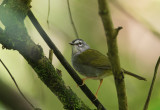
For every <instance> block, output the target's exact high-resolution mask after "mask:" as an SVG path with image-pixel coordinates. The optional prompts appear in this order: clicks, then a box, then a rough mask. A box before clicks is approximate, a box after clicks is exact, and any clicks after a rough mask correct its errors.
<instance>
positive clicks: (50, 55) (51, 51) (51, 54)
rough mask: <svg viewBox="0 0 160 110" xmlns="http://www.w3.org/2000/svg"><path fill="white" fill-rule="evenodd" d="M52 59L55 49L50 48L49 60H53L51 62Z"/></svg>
mask: <svg viewBox="0 0 160 110" xmlns="http://www.w3.org/2000/svg"><path fill="white" fill-rule="evenodd" d="M52 59H53V50H52V49H50V50H49V60H50V61H51V63H52Z"/></svg>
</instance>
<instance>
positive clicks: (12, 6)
mask: <svg viewBox="0 0 160 110" xmlns="http://www.w3.org/2000/svg"><path fill="white" fill-rule="evenodd" d="M29 9H30V0H23V1H21V0H7V1H6V3H5V4H4V5H1V6H0V20H1V22H2V23H3V25H4V26H5V30H2V29H0V43H1V44H2V45H3V47H5V48H7V49H13V50H17V51H18V52H19V53H20V54H21V55H22V56H23V57H24V58H25V59H26V61H27V62H28V63H29V64H30V65H31V66H32V68H33V69H34V70H35V72H36V73H37V75H38V77H39V78H40V79H41V80H42V81H43V82H44V83H45V85H46V86H47V87H48V88H49V89H50V90H51V91H52V92H53V93H54V94H55V95H56V96H57V97H58V99H59V100H60V101H61V103H62V104H63V106H64V109H68V110H75V109H79V110H90V108H89V107H88V106H86V104H85V103H84V102H83V101H82V100H81V99H80V98H78V96H77V95H76V94H75V93H74V92H73V91H72V90H71V88H69V87H67V86H66V85H65V83H64V81H63V80H62V77H61V75H60V74H59V71H56V69H55V68H54V67H53V65H52V64H51V62H50V60H49V59H48V58H46V57H45V56H44V53H43V49H42V48H41V46H40V45H36V44H35V43H34V42H33V41H32V39H31V38H30V36H29V35H28V33H27V30H26V27H25V25H24V19H25V17H26V15H27V13H28V10H29Z"/></svg>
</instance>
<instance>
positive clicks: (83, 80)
mask: <svg viewBox="0 0 160 110" xmlns="http://www.w3.org/2000/svg"><path fill="white" fill-rule="evenodd" d="M94 78H95V77H86V78H83V79H82V84H81V85H77V86H83V85H84V82H85V80H86V79H94Z"/></svg>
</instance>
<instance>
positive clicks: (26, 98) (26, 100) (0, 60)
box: [0, 59, 35, 109]
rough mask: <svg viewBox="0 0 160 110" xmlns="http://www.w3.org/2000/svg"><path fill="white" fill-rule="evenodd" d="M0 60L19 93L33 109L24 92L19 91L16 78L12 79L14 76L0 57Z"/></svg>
mask: <svg viewBox="0 0 160 110" xmlns="http://www.w3.org/2000/svg"><path fill="white" fill-rule="evenodd" d="M0 62H1V63H2V65H3V66H4V68H5V69H6V70H7V72H8V74H9V75H10V77H11V78H12V80H13V82H14V84H15V86H16V87H17V89H18V91H19V93H20V94H21V95H22V97H23V98H24V99H25V100H26V101H27V103H28V104H29V105H30V106H31V107H32V108H33V109H35V107H34V105H33V104H32V103H31V102H30V101H29V100H28V99H27V98H26V97H25V96H24V94H23V93H22V92H21V90H20V88H19V86H18V84H17V82H16V80H15V79H14V77H13V76H12V74H11V72H10V71H9V69H8V68H7V67H6V65H5V64H4V63H3V61H2V60H1V59H0Z"/></svg>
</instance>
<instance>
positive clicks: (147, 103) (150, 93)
mask: <svg viewBox="0 0 160 110" xmlns="http://www.w3.org/2000/svg"><path fill="white" fill-rule="evenodd" d="M159 65H160V57H159V58H158V60H157V63H156V66H155V69H154V75H153V79H152V83H151V86H150V89H149V92H148V97H147V99H146V102H145V105H144V108H143V110H147V109H148V105H149V101H150V98H151V95H152V91H153V86H154V83H155V80H156V75H157V70H158V66H159Z"/></svg>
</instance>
